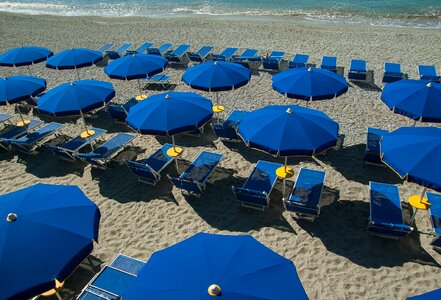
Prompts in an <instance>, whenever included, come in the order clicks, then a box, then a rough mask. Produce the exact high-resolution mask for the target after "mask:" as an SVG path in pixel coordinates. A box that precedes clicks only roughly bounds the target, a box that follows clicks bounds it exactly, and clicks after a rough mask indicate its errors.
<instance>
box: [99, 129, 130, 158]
mask: <svg viewBox="0 0 441 300" xmlns="http://www.w3.org/2000/svg"><path fill="white" fill-rule="evenodd" d="M134 138H135V137H134V136H133V135H131V134H128V133H122V132H120V133H118V134H117V135H115V136H113V137H112V138H111V139H110V140H108V141H107V142H105V143H104V144H102V145H101V146H99V147H98V148H96V149H95V150H94V151H93V153H94V154H98V155H99V156H101V157H103V158H105V157H109V156H111V155H112V154H113V153H115V152H116V151H118V150H119V149H121V148H122V147H124V146H125V145H126V144H128V143H129V142H130V141H131V140H133V139H134Z"/></svg>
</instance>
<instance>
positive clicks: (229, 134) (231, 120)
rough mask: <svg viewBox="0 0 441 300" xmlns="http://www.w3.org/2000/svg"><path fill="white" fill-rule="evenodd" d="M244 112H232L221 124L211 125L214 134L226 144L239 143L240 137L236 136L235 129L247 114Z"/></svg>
mask: <svg viewBox="0 0 441 300" xmlns="http://www.w3.org/2000/svg"><path fill="white" fill-rule="evenodd" d="M247 113H248V112H247V111H244V110H233V111H232V112H231V114H230V115H229V116H228V118H227V119H226V120H225V122H223V123H222V124H214V123H212V124H211V127H212V128H213V131H214V134H216V136H217V137H218V138H219V139H220V140H221V141H226V142H237V141H240V140H241V139H240V137H239V136H238V135H237V131H236V128H237V126H238V125H239V124H240V122H242V120H243V118H244V117H245V115H246V114H247Z"/></svg>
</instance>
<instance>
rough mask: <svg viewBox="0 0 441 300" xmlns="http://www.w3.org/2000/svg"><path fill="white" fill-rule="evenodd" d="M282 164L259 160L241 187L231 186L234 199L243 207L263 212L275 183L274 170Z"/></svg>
mask: <svg viewBox="0 0 441 300" xmlns="http://www.w3.org/2000/svg"><path fill="white" fill-rule="evenodd" d="M281 166H282V164H277V163H272V162H268V161H264V160H259V161H258V162H257V164H256V166H255V167H254V169H253V171H252V172H251V174H250V176H249V177H248V179H247V181H246V182H245V184H244V185H243V187H236V186H232V189H233V192H234V194H235V195H236V199H237V200H238V201H240V203H241V205H242V206H243V207H248V208H253V209H257V210H262V211H263V210H265V207H267V206H268V205H269V202H270V194H271V191H272V190H273V188H274V185H275V184H276V181H277V175H276V170H277V169H278V168H280V167H281Z"/></svg>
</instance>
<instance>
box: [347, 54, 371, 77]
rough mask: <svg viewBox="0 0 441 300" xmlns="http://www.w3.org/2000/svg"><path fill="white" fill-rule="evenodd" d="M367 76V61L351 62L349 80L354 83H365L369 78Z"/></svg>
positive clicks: (355, 60)
mask: <svg viewBox="0 0 441 300" xmlns="http://www.w3.org/2000/svg"><path fill="white" fill-rule="evenodd" d="M366 76H367V71H366V61H365V60H362V59H353V60H351V66H350V68H349V73H348V79H349V80H352V81H364V80H366V78H367V77H366Z"/></svg>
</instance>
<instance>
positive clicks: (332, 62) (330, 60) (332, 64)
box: [320, 56, 337, 69]
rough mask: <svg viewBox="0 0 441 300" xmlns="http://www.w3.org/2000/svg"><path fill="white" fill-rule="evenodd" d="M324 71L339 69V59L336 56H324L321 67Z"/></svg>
mask: <svg viewBox="0 0 441 300" xmlns="http://www.w3.org/2000/svg"><path fill="white" fill-rule="evenodd" d="M320 67H321V68H322V69H335V68H337V57H335V56H323V58H322V64H321V66H320Z"/></svg>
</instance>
